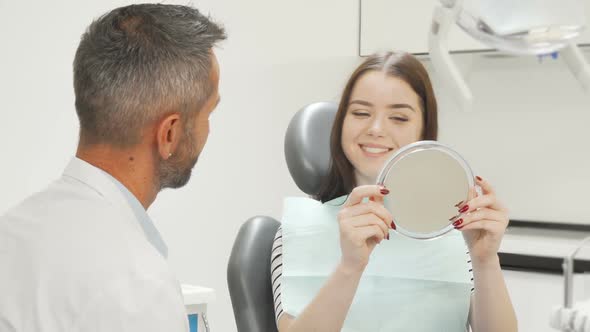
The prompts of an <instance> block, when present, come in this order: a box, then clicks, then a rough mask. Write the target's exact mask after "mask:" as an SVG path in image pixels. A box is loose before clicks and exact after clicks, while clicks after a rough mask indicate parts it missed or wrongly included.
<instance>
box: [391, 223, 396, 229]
mask: <svg viewBox="0 0 590 332" xmlns="http://www.w3.org/2000/svg"><path fill="white" fill-rule="evenodd" d="M391 228H392V229H396V227H395V223H394V222H393V221H392V222H391Z"/></svg>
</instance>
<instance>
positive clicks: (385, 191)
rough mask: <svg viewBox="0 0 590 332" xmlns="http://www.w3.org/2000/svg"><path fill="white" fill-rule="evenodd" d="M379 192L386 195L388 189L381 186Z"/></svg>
mask: <svg viewBox="0 0 590 332" xmlns="http://www.w3.org/2000/svg"><path fill="white" fill-rule="evenodd" d="M381 194H382V195H387V194H389V189H387V188H383V189H381Z"/></svg>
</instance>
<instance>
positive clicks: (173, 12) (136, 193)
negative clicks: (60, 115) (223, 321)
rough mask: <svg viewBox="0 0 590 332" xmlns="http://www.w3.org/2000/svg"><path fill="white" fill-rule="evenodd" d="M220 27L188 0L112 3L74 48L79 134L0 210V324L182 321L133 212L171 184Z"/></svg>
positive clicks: (187, 155)
mask: <svg viewBox="0 0 590 332" xmlns="http://www.w3.org/2000/svg"><path fill="white" fill-rule="evenodd" d="M225 37H226V36H225V32H224V29H223V28H222V27H221V26H219V25H217V24H215V23H213V22H212V21H211V20H210V19H209V18H207V17H205V16H203V15H202V14H201V13H200V12H199V11H198V10H197V9H194V8H191V7H188V6H176V5H163V4H138V5H131V6H127V7H122V8H117V9H115V10H113V11H111V12H109V13H107V14H105V15H103V16H102V17H100V18H99V19H97V20H96V21H94V22H93V23H92V24H91V25H90V26H89V27H88V29H87V31H86V32H85V33H84V34H83V36H82V39H81V41H80V45H79V46H78V50H77V52H76V56H75V60H74V90H75V96H76V112H77V114H78V118H79V120H80V140H79V145H78V150H77V153H76V157H75V158H73V159H72V160H71V162H70V164H69V165H68V166H67V168H66V169H65V171H64V173H63V176H62V177H61V178H60V179H58V180H57V181H55V182H54V183H52V184H51V185H50V186H49V187H48V188H46V189H45V190H43V191H42V192H40V193H37V194H35V195H33V196H31V197H29V198H27V199H26V200H25V201H24V202H22V203H21V204H19V205H18V206H16V207H14V208H12V209H11V210H9V211H8V212H7V213H6V214H5V215H4V216H2V217H0V270H1V272H0V331H2V332H8V331H37V332H38V331H138V332H139V331H141V332H145V331H186V330H187V329H188V322H187V316H186V312H185V308H184V304H183V299H182V294H181V291H180V285H179V283H178V281H177V280H176V278H175V277H174V275H173V273H172V272H171V271H170V268H169V267H168V264H167V262H166V256H167V247H166V245H165V243H164V241H163V240H162V239H161V237H160V235H159V233H158V231H157V229H156V228H155V227H154V225H153V223H152V221H151V220H150V218H149V217H148V215H147V213H146V209H147V208H148V207H149V206H150V204H152V202H154V200H155V199H156V196H157V194H158V192H159V191H160V190H162V189H164V188H178V187H181V186H183V185H185V184H186V183H187V182H188V180H189V178H190V175H191V170H192V168H193V166H194V165H195V163H196V162H197V158H198V156H199V153H200V152H201V150H202V149H203V146H204V145H205V142H206V140H207V136H208V134H209V120H208V118H209V115H210V113H211V112H212V111H213V110H214V109H215V107H216V106H217V104H218V102H219V93H218V82H219V68H218V64H217V60H216V57H215V54H214V52H213V48H214V47H215V45H216V43H218V42H219V41H221V40H223V39H225Z"/></svg>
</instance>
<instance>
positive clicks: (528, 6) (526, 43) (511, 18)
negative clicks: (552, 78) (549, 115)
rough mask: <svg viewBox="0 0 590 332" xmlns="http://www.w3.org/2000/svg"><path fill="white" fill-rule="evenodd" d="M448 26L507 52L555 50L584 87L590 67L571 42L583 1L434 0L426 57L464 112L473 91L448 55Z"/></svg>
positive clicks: (581, 19) (589, 86) (588, 85)
mask: <svg viewBox="0 0 590 332" xmlns="http://www.w3.org/2000/svg"><path fill="white" fill-rule="evenodd" d="M453 24H457V25H459V27H461V29H462V30H463V31H465V32H466V33H468V34H469V35H470V36H472V37H473V38H475V39H477V40H479V41H481V42H483V43H485V44H487V45H490V46H492V47H495V48H497V49H498V50H501V51H504V52H507V53H509V54H516V55H546V54H552V53H553V54H555V52H558V51H559V52H560V53H561V54H562V57H563V59H564V60H565V62H566V64H567V66H568V67H569V70H570V71H571V72H572V74H574V76H575V77H576V78H577V79H578V81H580V83H581V84H582V86H583V87H584V88H585V89H586V90H587V91H590V65H588V63H587V62H586V60H585V58H584V56H583V55H582V52H581V51H580V49H579V48H578V46H577V45H576V43H575V38H576V37H578V36H579V35H580V34H581V32H582V31H583V30H584V28H585V25H586V18H585V16H584V4H583V0H517V1H514V0H440V4H438V5H437V6H436V7H435V10H434V14H433V18H432V26H431V28H430V32H429V37H428V47H429V50H430V59H431V61H432V64H433V66H434V70H435V71H436V72H437V73H438V74H439V75H440V76H441V77H442V78H443V79H444V81H445V82H448V85H449V86H448V87H449V90H450V92H451V94H452V96H453V98H454V99H455V100H456V102H457V103H458V104H459V107H461V109H463V110H465V111H469V110H471V108H472V106H473V95H472V93H471V90H470V89H469V87H468V86H467V83H466V82H465V80H464V79H463V77H462V76H461V73H460V71H459V69H458V68H457V65H456V64H455V62H454V61H453V59H452V58H451V55H450V53H449V46H448V35H449V30H450V28H451V27H452V26H453Z"/></svg>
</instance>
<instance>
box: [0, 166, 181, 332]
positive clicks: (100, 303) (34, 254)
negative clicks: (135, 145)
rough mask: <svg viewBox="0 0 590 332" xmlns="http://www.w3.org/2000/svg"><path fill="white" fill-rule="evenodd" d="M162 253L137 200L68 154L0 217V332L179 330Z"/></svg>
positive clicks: (172, 282)
mask: <svg viewBox="0 0 590 332" xmlns="http://www.w3.org/2000/svg"><path fill="white" fill-rule="evenodd" d="M165 255H166V248H165V244H164V243H163V241H161V239H160V237H159V233H158V232H157V230H156V229H155V227H154V226H153V224H152V223H151V220H149V217H147V214H146V212H145V210H144V209H143V208H142V207H141V204H140V203H139V201H137V199H136V198H135V197H134V196H133V195H132V194H131V193H130V192H129V191H128V190H127V189H126V188H125V187H124V186H123V185H122V184H121V183H120V182H118V181H117V180H116V179H114V178H113V177H111V176H110V175H109V174H107V173H106V172H103V171H102V170H100V169H99V168H96V167H94V166H92V165H90V164H89V163H86V162H85V161H82V160H80V159H77V158H74V159H73V160H72V161H71V162H70V164H69V165H68V166H67V168H66V170H65V172H64V174H63V176H62V177H61V178H60V179H59V180H57V181H55V182H54V183H52V184H51V185H50V186H49V187H48V188H47V189H45V190H44V191H42V192H40V193H37V194H35V195H33V196H31V197H29V198H28V199H26V200H25V201H24V202H22V203H21V204H19V205H18V206H16V207H15V208H13V209H11V210H9V211H8V212H7V213H6V214H5V215H4V216H2V217H0V331H2V332H11V331H19V332H20V331H23V332H25V331H26V332H28V331H31V332H32V331H35V332H53V331H56V332H57V331H60V332H62V331H64V332H65V331H85V332H92V331H109V332H115V331H137V332H146V331H154V332H155V331H166V332H168V331H171V332H176V331H187V330H188V321H187V315H186V311H185V308H184V303H183V298H182V293H181V290H180V285H179V283H178V281H177V280H176V278H175V277H174V275H173V274H172V272H171V270H170V268H169V266H168V264H167V261H166V259H165Z"/></svg>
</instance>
